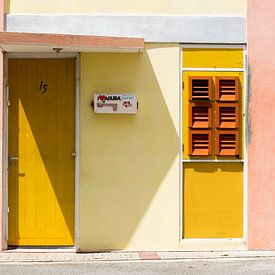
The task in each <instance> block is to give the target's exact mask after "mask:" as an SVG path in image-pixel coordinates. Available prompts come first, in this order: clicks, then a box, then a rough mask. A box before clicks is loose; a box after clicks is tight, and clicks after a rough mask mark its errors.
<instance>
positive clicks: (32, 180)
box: [8, 59, 75, 246]
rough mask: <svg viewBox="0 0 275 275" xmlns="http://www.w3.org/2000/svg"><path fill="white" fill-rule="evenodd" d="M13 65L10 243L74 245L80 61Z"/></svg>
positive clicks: (33, 61)
mask: <svg viewBox="0 0 275 275" xmlns="http://www.w3.org/2000/svg"><path fill="white" fill-rule="evenodd" d="M8 65H9V69H8V78H9V81H8V82H9V97H10V107H9V114H8V117H9V138H8V144H9V145H8V152H9V169H8V178H9V180H8V182H9V187H8V188H9V191H8V192H9V197H8V201H9V202H8V204H9V232H8V233H9V236H8V244H9V245H16V246H22V245H23V246H27V245H30V246H54V245H58V246H62V245H64V246H68V245H73V244H74V197H75V195H74V174H75V172H74V165H75V159H74V155H73V152H74V151H75V114H74V109H75V108H74V105H75V61H74V59H10V60H9V64H8Z"/></svg>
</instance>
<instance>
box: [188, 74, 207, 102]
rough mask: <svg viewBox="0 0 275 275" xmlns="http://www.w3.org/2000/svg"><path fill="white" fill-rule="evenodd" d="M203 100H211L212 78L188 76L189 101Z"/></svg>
mask: <svg viewBox="0 0 275 275" xmlns="http://www.w3.org/2000/svg"><path fill="white" fill-rule="evenodd" d="M203 99H204V100H211V99H212V78H211V77H208V76H190V77H189V100H203Z"/></svg>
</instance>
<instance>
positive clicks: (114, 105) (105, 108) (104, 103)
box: [94, 93, 137, 114]
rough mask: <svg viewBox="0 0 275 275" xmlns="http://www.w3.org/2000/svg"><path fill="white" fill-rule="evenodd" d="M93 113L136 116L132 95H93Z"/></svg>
mask: <svg viewBox="0 0 275 275" xmlns="http://www.w3.org/2000/svg"><path fill="white" fill-rule="evenodd" d="M94 111H95V113H100V114H136V113H137V96H136V95H134V94H104V93H102V94H94Z"/></svg>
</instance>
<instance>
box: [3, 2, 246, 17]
mask: <svg viewBox="0 0 275 275" xmlns="http://www.w3.org/2000/svg"><path fill="white" fill-rule="evenodd" d="M245 3H246V1H245V0H227V1H223V0H192V1H190V0H150V1H148V0H140V1H134V0H81V1H79V0H47V1H37V0H25V1H22V0H7V1H6V12H7V13H19V14H22V13H41V14H43V13H44V14H45V13H63V14H64V13H73V14H76V13H85V14H87V13H94V14H124V13H129V14H154V15H235V16H244V15H245V13H246V12H245Z"/></svg>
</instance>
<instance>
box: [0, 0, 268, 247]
mask: <svg viewBox="0 0 275 275" xmlns="http://www.w3.org/2000/svg"><path fill="white" fill-rule="evenodd" d="M223 2H224V3H221V1H218V0H214V1H213V0H211V1H210V0H209V1H205V0H204V1H202V0H196V1H187V0H186V1H182V0H181V1H179V0H173V1H159V0H158V1H157V0H152V1H149V2H148V1H131V2H129V1H127V3H126V1H119V0H113V1H97V0H93V1H66V0H63V1H43V2H40V3H38V1H34V0H28V1H27V2H26V1H25V2H24V3H23V2H22V1H19V0H10V1H3V0H2V1H1V4H2V5H1V9H2V19H1V23H2V33H1V34H0V45H1V48H2V61H1V64H2V66H1V68H2V70H3V71H2V82H3V93H2V95H1V102H2V110H1V115H2V124H3V125H2V127H1V129H2V143H1V146H2V147H1V150H2V153H3V159H2V163H1V165H2V168H3V169H2V183H1V187H2V188H1V192H2V205H1V206H2V213H3V215H2V220H1V223H2V249H7V248H8V246H46V247H48V246H71V247H74V248H75V249H76V250H77V251H103V250H121V249H123V250H205V249H209V250H213V249H248V248H249V249H254V248H271V247H272V245H271V243H272V242H269V243H268V244H269V245H267V244H266V243H264V242H263V243H262V242H261V241H260V238H261V234H262V232H263V231H261V230H263V228H265V226H266V224H265V222H266V221H264V220H265V218H264V214H263V212H261V213H258V212H257V211H264V212H265V211H267V210H266V209H267V208H266V207H269V206H270V205H271V203H272V202H271V197H270V200H266V204H264V205H262V208H261V207H259V208H258V203H255V202H257V201H258V200H259V199H260V197H259V196H260V194H259V193H258V192H257V190H258V188H259V185H261V186H262V178H261V175H259V174H257V173H256V172H255V171H256V170H257V169H256V168H254V166H253V165H255V163H257V162H254V158H256V155H257V154H258V150H259V147H257V144H258V142H257V141H256V140H254V143H253V134H252V136H251V131H252V132H254V131H256V132H257V133H259V134H260V132H261V131H260V129H259V128H257V127H260V126H259V124H257V119H255V120H253V115H252V116H250V109H249V98H250V91H251V90H250V89H249V85H248V84H249V82H248V79H249V74H248V62H247V60H248V59H247V56H248V55H247V38H246V29H247V28H246V27H247V26H246V25H247V23H246V22H247V20H246V13H247V7H246V1H245V0H243V1H240V0H230V1H223ZM252 2H253V1H252ZM255 3H256V1H255ZM255 5H256V4H255ZM256 10H257V7H255V6H253V5H252V8H251V7H249V8H248V11H249V12H255V11H256ZM251 24H252V23H251ZM253 24H254V22H253ZM248 34H250V33H249V32H248ZM251 39H256V38H255V37H253V36H251ZM248 41H249V42H250V40H248ZM251 41H253V40H251ZM251 45H254V44H253V42H251ZM253 49H254V50H255V56H256V54H257V52H256V51H257V49H256V47H255V48H253ZM252 61H253V62H257V60H256V59H252ZM253 66H255V67H256V66H258V65H257V63H252V73H253ZM259 77H261V76H259ZM255 81H256V80H255ZM252 85H256V84H253V82H252ZM252 91H253V89H252ZM257 96H260V95H257ZM123 98H124V99H125V98H127V101H124V102H123V104H122V105H121V106H120V105H119V104H120V103H121V102H120V100H121V99H122V101H123ZM128 100H129V101H128ZM253 100H256V101H253ZM257 102H258V101H257V99H255V98H254V99H253V97H252V101H251V108H252V109H251V110H254V109H253V108H255V109H256V107H253V106H254V105H253V104H256V103H257ZM125 104H126V105H125ZM123 106H124V107H123ZM129 106H131V107H133V112H132V113H131V114H130V113H129V112H131V111H129V110H132V109H127V108H128V107H129ZM120 108H124V109H123V110H124V111H121V109H120ZM126 109H127V110H128V111H126ZM98 110H99V111H98ZM100 112H101V113H100ZM249 118H251V120H252V124H251V125H252V128H250V124H249V123H248V122H249ZM253 123H255V124H253ZM257 125H258V126H257ZM262 153H263V152H262ZM262 161H263V160H262ZM256 165H257V164H256ZM262 165H263V164H262ZM270 169H271V167H270ZM257 171H258V170H257ZM269 171H270V173H272V170H269ZM250 175H255V177H254V176H253V177H252V178H251V179H250ZM269 179H270V181H267V182H269V183H270V184H271V182H272V177H271V175H269ZM265 186H266V188H265V190H264V191H263V192H264V194H267V193H268V192H269V191H268V188H269V187H268V186H269V185H268V183H265ZM271 194H272V193H270V196H272V195H271ZM262 195H263V194H262ZM261 198H262V197H261ZM268 209H271V208H268ZM261 214H262V215H263V216H262V220H261V221H260V220H258V219H257V218H256V217H258V215H259V216H261ZM255 215H256V216H255ZM259 230H260V232H259ZM268 230H269V229H268ZM270 230H271V231H268V232H270V235H268V236H270V238H271V236H272V233H271V232H272V228H270ZM266 238H267V239H268V238H269V237H266ZM257 240H258V241H257ZM259 243H260V244H261V245H259Z"/></svg>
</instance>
